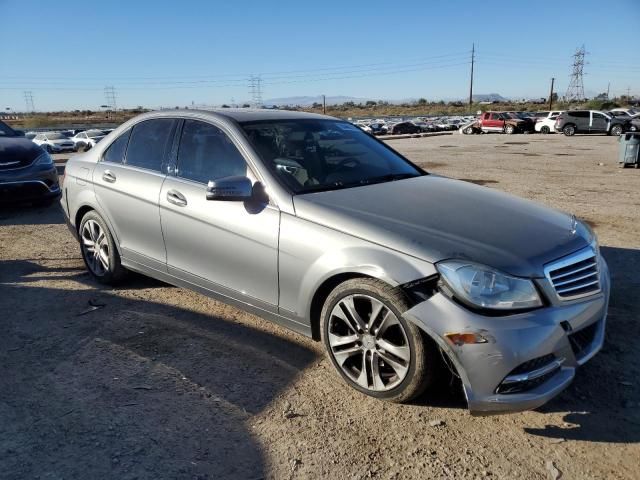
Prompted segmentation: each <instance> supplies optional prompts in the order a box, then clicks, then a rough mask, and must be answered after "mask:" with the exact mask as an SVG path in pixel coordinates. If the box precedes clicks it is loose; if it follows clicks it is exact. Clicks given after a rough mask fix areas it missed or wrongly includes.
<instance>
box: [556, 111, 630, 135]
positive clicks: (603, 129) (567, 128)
mask: <svg viewBox="0 0 640 480" xmlns="http://www.w3.org/2000/svg"><path fill="white" fill-rule="evenodd" d="M629 126H630V122H629V121H628V120H624V119H622V118H616V117H612V116H610V115H607V114H606V113H603V112H598V111H597V110H570V111H568V112H564V113H561V114H560V115H558V118H556V125H555V129H556V132H562V133H564V134H565V135H566V136H568V137H570V136H571V135H575V134H576V133H606V134H608V135H621V134H622V133H624V132H626V131H627V130H629Z"/></svg>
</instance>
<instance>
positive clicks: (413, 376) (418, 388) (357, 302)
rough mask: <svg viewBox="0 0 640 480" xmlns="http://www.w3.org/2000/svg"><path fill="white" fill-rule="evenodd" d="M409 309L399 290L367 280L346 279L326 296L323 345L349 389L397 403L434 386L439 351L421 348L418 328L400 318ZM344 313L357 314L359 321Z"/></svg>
mask: <svg viewBox="0 0 640 480" xmlns="http://www.w3.org/2000/svg"><path fill="white" fill-rule="evenodd" d="M347 306H349V307H347ZM377 308H380V310H377V311H378V315H377V316H376V317H374V319H373V321H371V319H370V316H371V313H372V312H374V311H376V309H377ZM409 308H410V306H409V304H408V302H407V298H406V297H405V295H404V294H403V292H402V291H401V290H399V289H398V288H394V287H391V286H390V285H388V284H386V283H385V282H382V281H380V280H376V279H371V278H356V279H352V280H347V281H346V282H344V283H341V284H340V285H338V286H337V287H336V288H335V289H334V290H333V291H332V292H331V294H329V296H328V297H327V299H326V301H325V303H324V306H323V308H322V313H321V317H320V318H321V332H322V333H321V334H322V342H323V343H324V346H325V348H326V350H327V355H328V357H329V359H330V360H331V363H332V364H333V366H334V367H335V369H336V371H337V372H338V374H339V375H340V376H341V377H342V378H343V379H344V380H345V381H346V382H347V383H348V384H349V385H350V386H351V387H353V388H355V389H356V390H358V391H359V392H361V393H364V394H366V395H369V396H371V397H374V398H379V399H383V400H387V401H391V402H398V403H401V402H407V401H409V400H411V399H413V398H415V397H417V396H418V395H420V394H421V393H422V392H423V391H424V390H425V389H426V388H428V387H429V386H430V385H432V384H433V382H434V379H435V376H436V369H435V366H436V365H437V357H436V353H437V352H434V351H433V349H432V348H430V346H429V345H428V344H426V343H425V340H424V338H423V336H422V335H423V334H422V333H421V331H420V330H419V329H418V327H417V326H415V325H414V324H412V323H410V322H407V321H406V320H404V319H403V318H402V314H403V313H404V312H405V311H407V310H408V309H409ZM348 311H356V312H357V313H358V317H359V318H360V319H361V320H362V321H361V322H360V323H359V322H358V321H357V320H355V317H354V316H353V315H347V313H345V312H348ZM367 315H368V316H367ZM365 317H366V324H365V323H364V321H365V320H364V319H365ZM369 322H372V324H371V325H370V324H369ZM369 332H371V333H369ZM392 349H393V350H394V351H393V352H391V350H392ZM363 372H364V373H363Z"/></svg>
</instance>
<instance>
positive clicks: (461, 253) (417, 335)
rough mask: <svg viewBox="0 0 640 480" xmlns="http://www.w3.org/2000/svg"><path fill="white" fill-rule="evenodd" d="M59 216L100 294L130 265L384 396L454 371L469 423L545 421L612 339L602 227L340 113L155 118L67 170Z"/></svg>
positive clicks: (131, 124) (403, 397)
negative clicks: (290, 336) (300, 339)
mask: <svg viewBox="0 0 640 480" xmlns="http://www.w3.org/2000/svg"><path fill="white" fill-rule="evenodd" d="M61 204H62V207H63V209H64V211H65V214H66V216H67V219H68V223H69V227H70V230H71V231H72V233H73V234H74V235H75V236H76V237H77V238H78V239H79V242H80V248H81V252H82V256H83V258H84V261H85V263H86V265H87V268H88V269H89V271H90V272H91V274H92V275H93V276H94V277H95V278H96V280H98V281H99V282H103V283H106V284H112V283H115V282H118V281H121V280H122V279H123V278H124V277H125V276H126V273H127V271H128V270H134V271H137V272H141V273H143V274H145V275H149V276H152V277H155V278H157V279H160V280H163V281H166V282H168V283H171V284H174V285H178V286H182V287H186V288H191V289H194V290H197V291H199V292H202V293H204V294H206V295H210V296H212V297H214V298H217V299H220V300H222V301H224V302H227V303H230V304H234V305H237V306H239V307H241V308H244V309H246V310H248V311H251V312H253V313H256V314H257V315H260V316H262V317H263V318H266V319H269V320H272V321H275V322H278V323H279V324H282V325H284V326H286V327H289V328H291V329H293V330H295V331H297V332H300V333H302V334H304V335H308V336H311V337H312V338H314V339H316V340H319V341H322V342H323V343H324V346H325V347H326V350H327V353H328V356H329V358H330V359H331V362H332V363H333V365H334V367H335V369H336V371H337V372H338V374H339V375H340V376H341V377H342V378H343V379H344V380H345V381H346V382H347V383H348V384H350V385H351V386H352V387H353V388H355V389H357V390H359V391H360V392H363V393H365V394H367V395H371V396H373V397H377V398H381V399H386V400H391V401H397V402H401V401H408V400H410V399H412V398H414V397H416V396H417V395H419V394H421V393H422V392H423V391H425V389H429V388H435V387H434V386H435V385H437V384H434V377H435V375H434V371H435V369H436V366H437V365H438V364H439V362H442V361H444V362H445V363H446V364H447V365H448V366H449V367H450V368H451V369H452V371H453V372H454V373H455V375H457V376H459V377H460V379H461V383H462V385H463V388H464V392H465V395H466V398H467V402H468V406H469V409H470V410H471V412H472V413H475V414H482V413H485V414H486V413H491V412H498V411H517V410H523V409H530V408H535V407H537V406H539V405H542V404H543V403H545V402H546V401H548V400H549V399H551V398H552V397H553V396H554V395H556V394H558V393H559V392H560V391H561V390H562V389H563V388H565V387H566V386H567V385H568V384H569V383H570V382H571V380H572V379H573V376H574V374H575V372H576V368H577V367H578V366H579V365H582V364H583V363H585V362H586V361H587V360H589V359H590V358H591V357H593V355H595V354H596V352H598V350H599V349H600V348H601V346H602V343H603V338H604V331H605V319H606V313H607V304H608V299H609V285H610V284H609V271H608V268H607V264H606V263H605V261H604V259H603V258H602V257H601V256H600V251H599V248H598V243H597V239H596V237H595V235H594V233H593V232H592V231H591V229H590V228H589V227H588V226H587V225H585V224H584V223H582V222H580V221H579V220H576V218H575V217H574V216H572V215H568V214H565V213H562V212H559V211H556V210H552V209H550V208H546V207H543V206H540V205H537V204H535V203H532V202H530V201H527V200H523V199H520V198H517V197H513V196H510V195H507V194H505V193H502V192H499V191H497V190H493V189H489V188H484V187H480V186H476V185H473V184H470V183H466V182H462V181H458V180H452V179H449V178H444V177H441V176H438V175H433V174H429V173H427V172H425V171H424V170H422V169H421V168H419V167H417V166H416V165H414V164H413V163H411V162H410V161H409V160H407V159H406V158H404V157H403V156H402V155H400V154H399V153H397V152H395V151H394V150H393V149H391V148H390V147H389V146H387V145H386V144H384V143H382V142H380V141H378V140H377V139H375V138H374V137H372V136H370V135H368V134H366V133H365V132H363V131H362V130H361V129H359V128H358V127H357V126H354V125H352V124H350V123H347V122H345V121H342V120H338V119H335V118H331V117H327V116H322V115H313V114H304V113H297V112H282V111H269V110H259V111H253V110H232V109H224V110H221V111H217V112H199V111H192V110H187V111H177V110H176V111H170V112H153V113H148V114H144V115H141V116H139V117H136V118H134V119H132V120H130V121H128V122H126V123H125V124H123V125H122V126H120V127H119V128H118V129H116V130H115V131H114V132H112V133H111V134H109V135H108V136H107V137H105V139H104V140H102V141H101V142H100V143H98V144H97V145H96V146H95V147H94V148H93V149H92V150H91V151H90V152H88V153H85V154H82V155H77V156H74V157H72V158H71V159H70V160H69V162H68V163H67V167H66V174H65V180H64V185H63V197H62V199H61Z"/></svg>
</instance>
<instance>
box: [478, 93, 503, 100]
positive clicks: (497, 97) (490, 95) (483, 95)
mask: <svg viewBox="0 0 640 480" xmlns="http://www.w3.org/2000/svg"><path fill="white" fill-rule="evenodd" d="M508 100H509V99H508V98H504V97H503V96H502V95H500V94H498V93H477V94H475V95H474V96H473V101H474V102H507V101H508Z"/></svg>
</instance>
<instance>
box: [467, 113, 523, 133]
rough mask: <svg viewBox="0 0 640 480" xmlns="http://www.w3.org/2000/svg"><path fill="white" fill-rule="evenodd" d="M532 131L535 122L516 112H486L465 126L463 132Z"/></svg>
mask: <svg viewBox="0 0 640 480" xmlns="http://www.w3.org/2000/svg"><path fill="white" fill-rule="evenodd" d="M481 131H482V132H483V133H490V132H494V133H496V132H497V133H509V134H511V133H530V132H533V131H534V123H533V121H532V120H531V119H529V118H523V117H519V116H518V115H517V114H516V113H514V112H484V113H483V114H482V115H480V118H479V119H478V120H476V122H475V123H473V124H471V125H469V126H467V127H465V128H464V130H463V133H480V132H481Z"/></svg>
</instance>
